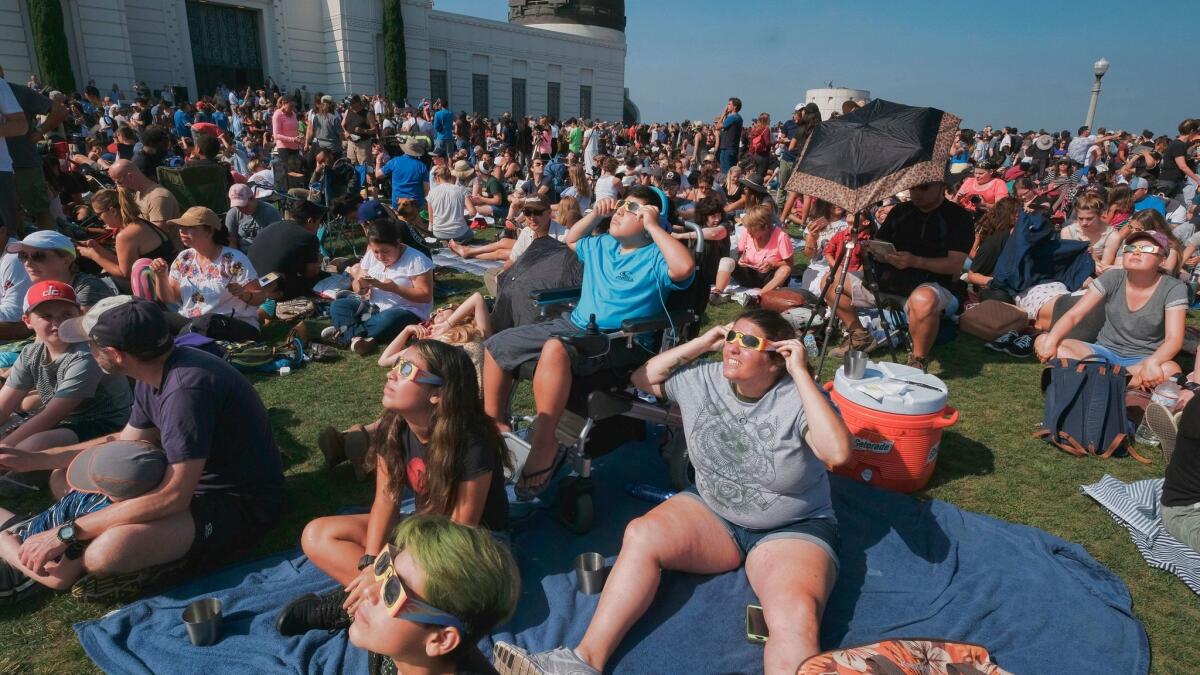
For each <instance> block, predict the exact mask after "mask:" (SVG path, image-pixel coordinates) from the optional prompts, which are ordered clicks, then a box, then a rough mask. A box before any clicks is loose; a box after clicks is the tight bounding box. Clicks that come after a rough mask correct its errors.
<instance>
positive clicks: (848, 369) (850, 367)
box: [842, 349, 867, 380]
mask: <svg viewBox="0 0 1200 675" xmlns="http://www.w3.org/2000/svg"><path fill="white" fill-rule="evenodd" d="M866 372H867V353H866V352H864V351H859V350H857V349H855V350H852V351H848V352H846V357H845V360H844V361H843V363H842V373H843V374H844V375H845V376H846V377H847V378H849V379H851V380H861V379H862V378H863V375H865V374H866Z"/></svg>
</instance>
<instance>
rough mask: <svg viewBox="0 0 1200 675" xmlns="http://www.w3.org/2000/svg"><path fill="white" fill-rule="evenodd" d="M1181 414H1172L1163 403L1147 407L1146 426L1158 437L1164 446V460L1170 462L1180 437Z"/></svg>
mask: <svg viewBox="0 0 1200 675" xmlns="http://www.w3.org/2000/svg"><path fill="white" fill-rule="evenodd" d="M1182 414H1183V413H1182V411H1181V412H1171V411H1170V410H1169V409H1168V408H1167V407H1166V406H1164V405H1163V404H1161V403H1151V404H1150V405H1149V406H1147V407H1146V426H1148V427H1150V431H1153V432H1154V435H1155V436H1157V437H1158V442H1159V444H1160V445H1161V446H1162V453H1163V460H1165V461H1167V462H1170V461H1171V455H1172V454H1173V453H1174V452H1175V441H1176V439H1177V438H1178V437H1179V416H1180V415H1182Z"/></svg>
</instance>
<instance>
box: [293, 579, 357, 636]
mask: <svg viewBox="0 0 1200 675" xmlns="http://www.w3.org/2000/svg"><path fill="white" fill-rule="evenodd" d="M347 597H348V594H347V593H346V591H345V590H343V589H341V588H339V589H337V590H336V591H332V592H330V593H326V594H325V595H317V594H316V593H308V594H306V595H302V596H300V597H298V598H296V599H295V600H292V601H291V602H289V603H288V604H286V605H284V607H283V610H282V611H280V612H279V616H278V617H277V618H276V619H275V629H276V630H278V631H279V634H280V635H283V636H284V637H291V636H293V635H303V634H304V633H307V632H308V631H310V630H331V631H332V630H341V629H343V628H349V627H350V617H349V616H348V615H347V614H346V610H344V609H342V605H343V604H344V603H345V602H346V598H347Z"/></svg>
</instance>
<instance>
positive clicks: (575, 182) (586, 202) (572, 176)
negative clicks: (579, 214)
mask: <svg viewBox="0 0 1200 675" xmlns="http://www.w3.org/2000/svg"><path fill="white" fill-rule="evenodd" d="M567 178H568V182H569V183H570V185H569V186H568V187H567V189H565V190H563V191H562V197H564V198H565V197H574V198H575V200H576V202H578V205H579V210H580V211H587V210H588V209H590V208H591V207H592V185H591V181H589V180H588V178H587V174H586V173H585V172H584V169H583V165H582V164H572V165H571V167H570V168H568V169H567ZM558 222H560V223H562V224H563V225H567V223H565V222H563V220H562V219H561V218H559V221H558ZM567 227H570V225H567Z"/></svg>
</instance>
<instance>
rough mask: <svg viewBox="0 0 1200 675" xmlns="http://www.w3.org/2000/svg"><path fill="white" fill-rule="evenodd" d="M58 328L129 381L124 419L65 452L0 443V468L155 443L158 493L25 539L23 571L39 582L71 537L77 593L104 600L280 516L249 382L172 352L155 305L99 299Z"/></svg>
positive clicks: (274, 472)
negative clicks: (78, 575)
mask: <svg viewBox="0 0 1200 675" xmlns="http://www.w3.org/2000/svg"><path fill="white" fill-rule="evenodd" d="M58 332H59V338H60V339H61V340H63V341H64V342H70V343H88V344H89V346H90V348H91V350H92V355H93V356H94V357H95V359H96V362H97V363H99V364H100V367H101V368H102V369H103V370H104V371H105V372H108V373H112V374H114V375H117V376H121V377H129V378H132V379H133V380H134V381H135V382H136V384H135V385H134V395H133V409H132V412H131V414H130V416H129V422H128V423H127V424H126V425H125V427H124V428H123V429H122V430H121V431H120V432H119V433H117V434H109V435H107V436H102V437H100V438H96V439H92V440H90V441H84V442H83V443H78V444H75V445H66V446H63V447H57V448H49V449H45V450H40V451H37V452H26V451H23V450H18V449H15V448H7V447H5V448H0V469H9V470H13V471H37V470H66V469H67V467H68V466H70V464H71V460H73V459H74V458H75V457H76V456H77V455H79V454H80V453H82V452H83V451H85V450H87V449H88V448H91V447H93V446H97V445H101V444H103V443H107V442H110V441H114V440H123V441H147V442H150V443H155V444H157V445H159V446H160V447H162V449H163V452H164V453H166V458H167V474H166V477H165V478H164V479H163V482H162V484H161V485H160V486H159V487H158V488H156V489H154V490H151V491H149V492H147V493H145V494H143V495H141V496H138V497H134V498H132V499H128V500H125V501H122V502H120V503H117V504H113V505H112V506H110V507H107V508H104V509H101V510H100V511H97V512H95V513H89V514H87V515H86V516H82V517H80V518H78V519H77V520H75V521H74V523H73V527H72V529H71V531H69V532H67V533H64V532H63V531H62V530H61V529H60V530H58V531H57V532H52V531H47V532H42V533H39V534H36V535H33V536H31V537H29V538H27V539H25V541H24V542H23V543H22V544H21V552H20V556H21V563H22V564H23V565H24V566H25V568H26V569H28V570H30V571H32V572H33V573H34V574H36V575H39V576H40V575H45V574H46V572H47V566H48V565H49V564H50V563H51V562H52V561H54V560H56V559H58V557H59V556H61V555H62V554H63V553H65V552H66V550H67V549H68V548H69V547H70V546H71V545H72V544H74V543H75V542H82V543H83V544H84V552H83V567H84V570H86V571H87V574H88V576H87V577H85V578H83V579H80V581H79V583H80V584H83V585H82V586H80V587H79V588H80V592H81V593H82V594H83V596H85V597H86V598H88V599H90V600H92V601H97V602H101V601H114V600H117V599H121V598H123V597H126V596H127V595H128V594H129V592H130V591H144V590H146V586H148V585H154V584H155V583H158V582H161V581H162V580H163V578H164V577H166V576H168V575H169V573H170V572H172V571H178V570H179V569H182V568H183V567H188V568H190V569H194V570H203V569H211V568H213V567H215V566H217V565H219V564H222V563H224V562H226V561H228V559H229V557H230V556H231V555H232V554H234V553H237V552H238V551H242V550H245V549H246V548H248V547H249V546H251V545H253V544H255V543H257V542H259V541H261V539H262V537H263V535H264V534H265V533H266V532H267V531H269V530H270V529H271V528H272V527H274V526H275V524H276V523H277V522H278V520H279V517H280V515H281V513H282V510H283V498H284V496H283V461H282V458H281V457H280V454H279V447H278V446H277V445H276V444H275V436H274V434H273V432H272V430H271V424H270V422H269V421H268V419H267V409H266V407H265V406H264V405H263V402H262V399H260V398H259V396H258V393H257V392H256V391H255V390H254V387H253V385H251V384H250V381H249V380H247V379H246V378H245V376H243V375H242V374H241V373H239V372H238V371H237V370H236V369H234V367H233V366H231V365H229V364H228V363H226V362H225V361H224V360H222V359H220V358H218V357H216V356H213V355H212V354H209V353H207V352H204V351H201V350H199V349H183V348H180V349H176V348H175V344H174V341H173V340H172V336H171V332H170V330H169V329H168V328H167V323H166V318H165V316H164V314H163V312H162V310H161V309H160V308H159V307H158V306H157V305H156V304H154V303H152V302H148V301H145V300H137V299H134V298H132V297H130V296H127V295H121V296H115V297H111V298H105V299H103V300H101V301H100V302H99V303H97V304H96V306H95V307H92V309H91V310H89V311H88V313H87V314H85V315H84V316H82V317H77V318H74V319H69V320H67V321H65V322H63V323H62V324H60V325H59V328H58ZM50 480H51V484H52V485H54V484H56V483H55V481H56V480H61V478H57V479H56V478H55V477H54V476H51V479H50ZM59 484H61V483H59ZM166 563H172V564H171V565H170V566H168V567H163V565H165V564H166ZM134 573H136V574H134Z"/></svg>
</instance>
